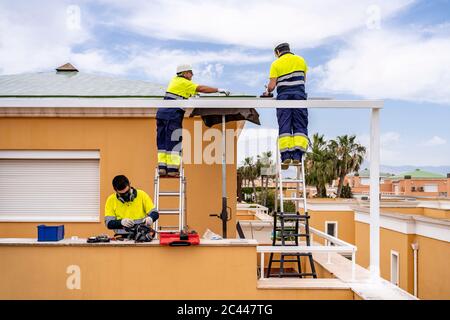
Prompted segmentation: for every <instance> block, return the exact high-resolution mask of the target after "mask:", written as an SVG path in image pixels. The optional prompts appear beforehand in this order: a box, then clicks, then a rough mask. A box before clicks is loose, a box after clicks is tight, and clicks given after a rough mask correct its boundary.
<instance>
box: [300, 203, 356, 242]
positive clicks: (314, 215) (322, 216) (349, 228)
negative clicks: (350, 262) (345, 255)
mask: <svg viewBox="0 0 450 320" xmlns="http://www.w3.org/2000/svg"><path fill="white" fill-rule="evenodd" d="M309 213H310V216H311V219H310V226H311V227H313V228H315V229H317V230H320V231H323V232H326V230H325V222H326V221H329V222H332V221H337V223H338V226H337V229H338V230H337V231H338V234H337V238H339V239H341V240H344V241H346V242H348V243H351V244H355V223H354V215H355V213H354V212H353V211H314V210H309ZM314 241H318V242H320V239H319V238H318V239H314Z"/></svg>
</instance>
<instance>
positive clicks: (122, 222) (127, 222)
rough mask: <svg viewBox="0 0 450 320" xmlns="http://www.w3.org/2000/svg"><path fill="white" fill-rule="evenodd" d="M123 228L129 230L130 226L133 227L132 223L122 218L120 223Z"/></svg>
mask: <svg viewBox="0 0 450 320" xmlns="http://www.w3.org/2000/svg"><path fill="white" fill-rule="evenodd" d="M120 223H121V224H122V225H123V226H124V227H125V228H131V227H132V226H134V221H133V220H131V219H128V218H124V219H122V221H121V222H120Z"/></svg>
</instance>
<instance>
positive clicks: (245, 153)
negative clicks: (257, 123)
mask: <svg viewBox="0 0 450 320" xmlns="http://www.w3.org/2000/svg"><path fill="white" fill-rule="evenodd" d="M277 139H278V129H273V128H268V127H258V128H244V129H243V130H242V132H241V134H240V136H239V139H238V144H237V150H238V151H237V161H238V164H240V163H241V162H242V161H243V160H244V159H245V158H246V157H253V158H254V159H256V156H257V155H260V154H261V153H263V152H267V151H272V153H273V154H274V155H275V152H276V147H277Z"/></svg>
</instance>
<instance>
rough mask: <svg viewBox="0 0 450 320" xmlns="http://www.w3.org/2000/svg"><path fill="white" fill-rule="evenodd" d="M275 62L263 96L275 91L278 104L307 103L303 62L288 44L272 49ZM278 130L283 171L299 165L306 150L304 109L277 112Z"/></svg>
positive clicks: (306, 115) (305, 115)
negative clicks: (289, 102) (305, 101)
mask: <svg viewBox="0 0 450 320" xmlns="http://www.w3.org/2000/svg"><path fill="white" fill-rule="evenodd" d="M274 52H275V56H276V57H277V59H276V60H275V61H274V62H273V63H272V65H271V67H270V76H269V77H270V80H269V84H268V85H267V90H266V92H265V93H264V95H265V96H269V95H270V93H271V92H272V91H273V90H275V88H276V89H277V100H306V98H307V95H306V92H305V81H306V72H307V70H308V67H307V65H306V62H305V60H304V59H303V58H302V57H300V56H297V55H295V54H293V53H292V52H291V50H290V47H289V44H288V43H281V44H279V45H278V46H276V47H275V49H274ZM277 119H278V127H279V135H278V147H279V150H280V153H281V162H282V165H281V167H282V169H287V167H288V166H289V164H290V163H291V162H293V163H294V164H298V163H299V162H300V161H301V159H302V156H303V153H304V152H306V149H307V148H308V141H309V140H308V110H307V109H306V108H295V109H292V108H277Z"/></svg>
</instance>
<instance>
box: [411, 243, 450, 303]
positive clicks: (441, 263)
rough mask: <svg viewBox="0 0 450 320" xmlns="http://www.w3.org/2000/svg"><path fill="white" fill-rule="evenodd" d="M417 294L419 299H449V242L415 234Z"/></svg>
mask: <svg viewBox="0 0 450 320" xmlns="http://www.w3.org/2000/svg"><path fill="white" fill-rule="evenodd" d="M415 242H417V243H418V244H419V251H418V271H417V274H418V279H417V280H418V295H419V298H421V299H450V268H449V265H450V244H449V243H448V242H444V241H439V240H436V239H431V238H427V237H423V236H416V237H415Z"/></svg>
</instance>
